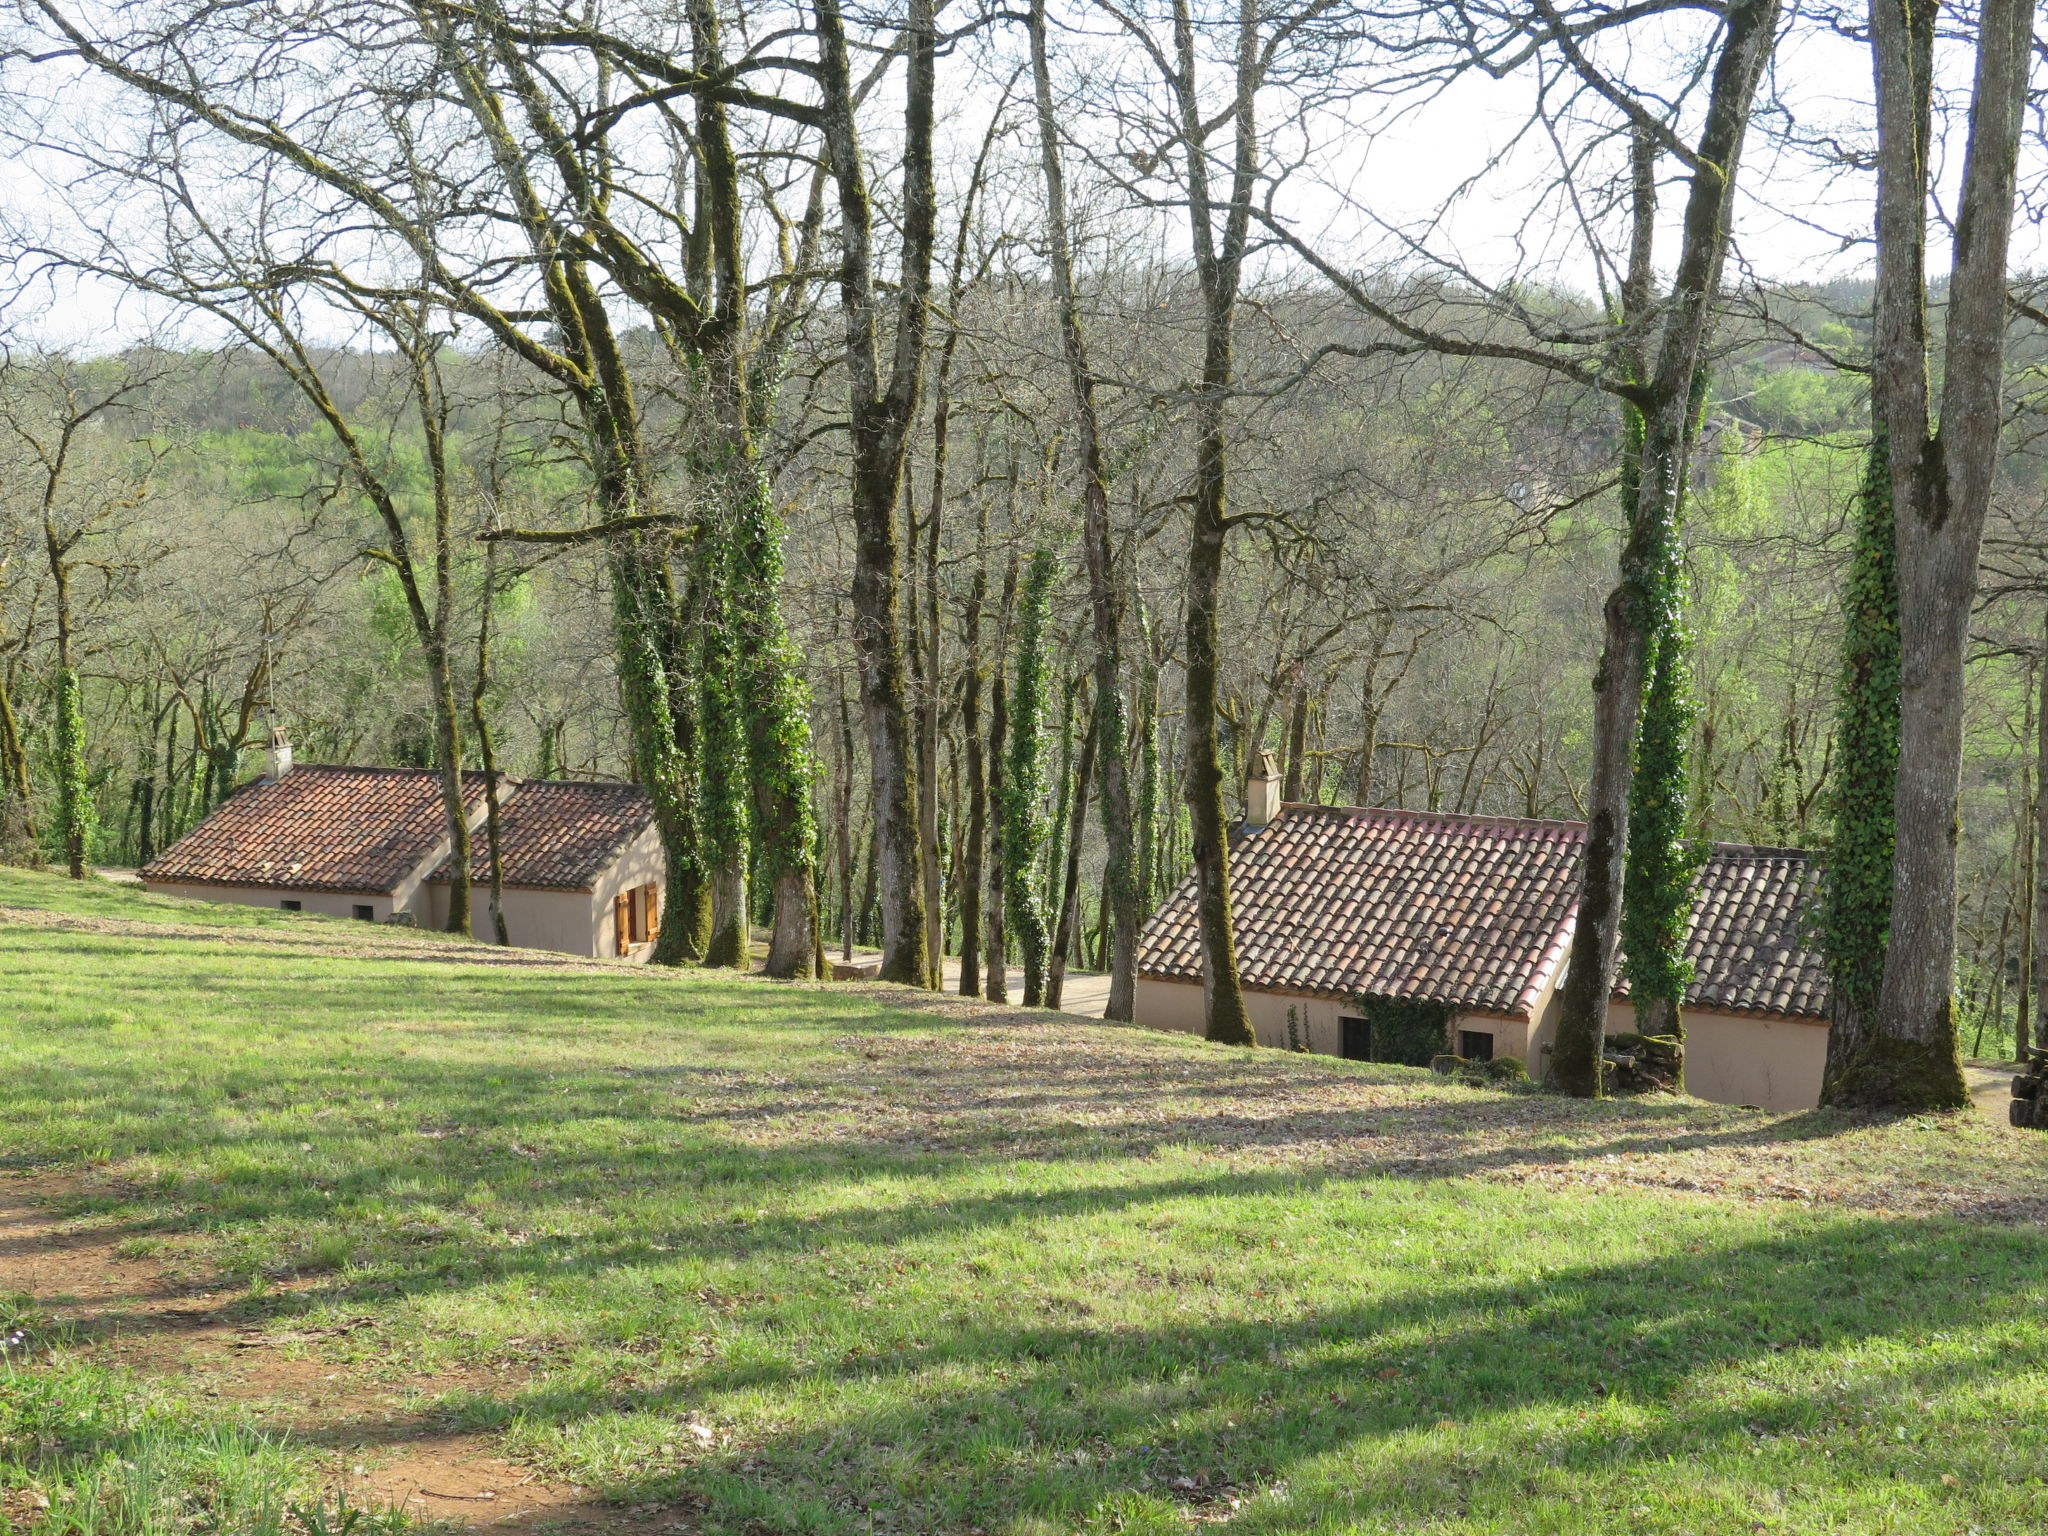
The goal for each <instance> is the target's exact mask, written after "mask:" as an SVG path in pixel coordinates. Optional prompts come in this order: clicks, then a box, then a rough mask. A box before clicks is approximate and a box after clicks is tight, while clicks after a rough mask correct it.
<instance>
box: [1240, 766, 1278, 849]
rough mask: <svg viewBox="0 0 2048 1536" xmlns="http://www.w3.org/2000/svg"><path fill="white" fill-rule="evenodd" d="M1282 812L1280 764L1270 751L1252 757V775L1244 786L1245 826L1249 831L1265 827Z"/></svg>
mask: <svg viewBox="0 0 2048 1536" xmlns="http://www.w3.org/2000/svg"><path fill="white" fill-rule="evenodd" d="M1279 814H1280V764H1279V763H1278V762H1276V761H1275V760H1274V757H1273V754H1272V753H1270V752H1261V753H1259V755H1258V756H1257V757H1255V758H1253V759H1252V776H1251V778H1250V779H1249V780H1247V781H1246V783H1245V786H1244V826H1245V830H1246V831H1247V832H1253V831H1256V830H1258V829H1259V828H1260V827H1263V826H1264V825H1265V824H1266V823H1267V822H1269V821H1271V820H1272V819H1273V818H1274V817H1275V816H1278V815H1279Z"/></svg>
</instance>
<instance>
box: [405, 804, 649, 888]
mask: <svg viewBox="0 0 2048 1536" xmlns="http://www.w3.org/2000/svg"><path fill="white" fill-rule="evenodd" d="M517 786H518V787H517V789H516V790H514V791H512V792H511V793H510V797H509V798H508V799H507V800H506V801H505V802H504V806H503V808H502V809H501V810H500V812H499V815H498V842H499V848H500V862H501V863H502V864H503V866H504V878H505V883H506V884H507V885H518V886H527V887H530V888H538V889H541V890H553V891H587V890H589V889H590V888H591V887H592V886H593V885H595V884H596V883H597V878H598V876H600V875H602V874H603V873H604V872H605V870H606V869H607V868H608V867H609V866H610V865H611V863H612V861H613V860H614V859H616V858H617V857H618V856H619V854H620V853H621V852H622V851H623V850H624V848H625V846H626V844H628V843H630V842H631V841H632V840H633V839H634V838H636V837H638V836H639V835H640V834H641V833H642V832H643V831H645V830H646V829H647V827H648V825H649V824H650V823H652V822H653V820H654V802H653V801H652V800H650V799H648V798H647V791H646V790H644V789H642V788H641V787H640V786H639V785H638V784H593V783H584V782H581V781H572V780H567V779H520V780H518V781H517ZM452 863H453V861H452V860H446V861H443V863H442V865H441V867H440V868H439V869H437V870H435V871H434V874H433V878H434V879H435V880H439V881H445V880H447V879H448V878H449V871H450V869H451V867H452ZM490 878H491V866H490V853H489V851H488V849H487V848H486V847H485V844H484V839H483V836H482V833H481V829H479V832H478V835H477V837H476V838H475V840H474V841H473V842H472V843H471V845H470V879H472V880H474V881H477V882H479V883H482V882H484V881H488V880H489V879H490Z"/></svg>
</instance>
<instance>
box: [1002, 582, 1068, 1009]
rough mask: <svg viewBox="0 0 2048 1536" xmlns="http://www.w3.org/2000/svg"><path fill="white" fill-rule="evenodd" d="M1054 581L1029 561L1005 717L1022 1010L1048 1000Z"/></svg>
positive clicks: (1006, 899)
mask: <svg viewBox="0 0 2048 1536" xmlns="http://www.w3.org/2000/svg"><path fill="white" fill-rule="evenodd" d="M1057 575H1058V564H1057V562H1056V561H1055V560H1054V559H1053V556H1052V553H1051V551H1049V550H1043V549H1041V550H1039V551H1038V552H1037V553H1036V554H1034V555H1033V556H1032V557H1031V565H1030V568H1029V570H1028V571H1027V572H1026V573H1025V578H1024V589H1023V600H1022V603H1021V606H1020V607H1019V610H1018V615H1017V670H1016V676H1015V679H1014V681H1013V683H1012V686H1011V689H1010V694H1009V698H1008V700H1007V710H1006V714H1007V725H1008V729H1009V742H1008V745H1007V749H1006V751H1005V754H1004V762H1003V783H1002V797H1003V798H1002V812H1003V917H1004V921H1005V923H1006V924H1007V926H1008V928H1009V930H1010V931H1011V932H1012V933H1014V934H1015V935H1016V938H1017V945H1018V948H1019V950H1020V951H1021V952H1022V955H1021V958H1022V960H1023V963H1024V1005H1025V1006H1026V1007H1027V1008H1036V1007H1038V1006H1039V1005H1040V1004H1041V1003H1043V1002H1044V1000H1045V962H1046V941H1047V934H1046V919H1045V899H1044V896H1043V893H1042V891H1041V890H1040V886H1039V880H1038V874H1039V868H1038V866H1039V856H1040V854H1041V853H1043V852H1044V850H1045V844H1046V839H1047V835H1048V832H1049V830H1050V828H1049V827H1048V824H1047V822H1046V814H1045V793H1046V782H1045V715H1046V686H1045V684H1046V677H1045V673H1046V639H1047V637H1046V625H1047V621H1048V619H1049V617H1050V614H1051V606H1052V587H1053V581H1054V578H1055V577H1056V576H1057ZM992 958H993V957H992Z"/></svg>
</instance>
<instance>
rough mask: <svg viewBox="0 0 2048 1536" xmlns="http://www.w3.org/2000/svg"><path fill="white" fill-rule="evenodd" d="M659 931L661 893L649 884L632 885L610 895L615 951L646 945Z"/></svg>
mask: <svg viewBox="0 0 2048 1536" xmlns="http://www.w3.org/2000/svg"><path fill="white" fill-rule="evenodd" d="M660 931H661V893H660V890H659V888H658V887H656V886H653V885H636V886H634V887H633V889H632V890H630V891H621V892H619V894H618V895H616V896H614V897H613V898H612V941H613V944H614V946H615V947H616V949H617V951H618V953H619V954H622V955H623V954H625V953H626V952H627V951H628V950H630V949H631V948H633V946H634V945H636V944H646V943H649V942H650V941H652V940H653V938H654V936H655V935H656V934H657V933H659V932H660Z"/></svg>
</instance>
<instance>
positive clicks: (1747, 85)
mask: <svg viewBox="0 0 2048 1536" xmlns="http://www.w3.org/2000/svg"><path fill="white" fill-rule="evenodd" d="M1778 12H1779V5H1778V0H1738V3H1735V4H1731V5H1730V6H1729V7H1728V8H1727V12H1726V23H1725V30H1724V34H1723V41H1722V45H1721V51H1720V55H1719V57H1718V58H1717V59H1716V60H1715V64H1714V72H1713V80H1712V84H1711V86H1710V88H1709V93H1708V99H1707V112H1706V118H1705V121H1704V122H1703V123H1702V125H1701V129H1700V138H1699V143H1698V146H1697V149H1696V151H1695V154H1694V157H1693V167H1692V172H1691V176H1690V181H1689V186H1688V190H1687V196H1686V204H1685V212H1684V216H1683V221H1682V225H1681V230H1682V234H1681V244H1680V249H1679V258H1678V264H1677V266H1676V268H1675V270H1674V271H1673V274H1672V279H1671V283H1670V287H1669V290H1668V293H1667V295H1666V298H1665V301H1664V304H1663V306H1662V309H1663V320H1662V323H1661V326H1660V328H1659V333H1658V336H1657V338H1656V351H1655V354H1654V356H1653V357H1651V358H1649V359H1647V360H1646V366H1644V367H1643V368H1641V369H1640V370H1637V375H1638V377H1639V378H1640V379H1641V380H1642V383H1641V385H1640V387H1637V388H1633V389H1629V390H1625V391H1621V393H1622V395H1623V399H1624V401H1625V403H1626V406H1628V407H1631V408H1633V409H1634V411H1636V412H1637V413H1638V415H1639V418H1640V422H1641V432H1642V437H1641V449H1640V453H1639V456H1638V462H1637V464H1636V465H1635V466H1633V473H1628V472H1627V470H1625V479H1626V480H1628V481H1630V482H1632V483H1631V484H1629V485H1627V486H1626V487H1625V492H1628V491H1632V492H1633V498H1632V499H1633V505H1632V506H1631V507H1629V509H1628V510H1629V514H1630V527H1629V536H1628V542H1627V544H1626V546H1625V547H1624V548H1623V550H1622V557H1621V579H1620V581H1619V582H1618V583H1617V585H1616V586H1615V588H1614V591H1613V592H1612V593H1611V594H1610V595H1609V596H1608V599H1607V604H1606V612H1605V636H1604V641H1603V645H1602V649H1601V656H1600V664H1599V667H1598V668H1597V670H1596V671H1595V673H1594V679H1593V690H1594V691H1593V768H1592V774H1591V776H1590V783H1589V785H1588V791H1587V797H1586V807H1587V826H1586V846H1585V852H1584V855H1583V857H1582V863H1581V873H1580V886H1579V910H1578V922H1577V926H1576V927H1575V928H1574V929H1573V932H1572V949H1571V962H1570V965H1571V969H1570V971H1569V972H1568V973H1567V975H1566V978H1565V984H1564V988H1563V1004H1562V1009H1561V1012H1560V1016H1559V1019H1558V1025H1557V1038H1556V1043H1555V1045H1554V1047H1553V1053H1552V1057H1551V1072H1550V1076H1551V1080H1552V1081H1553V1082H1554V1083H1556V1084H1557V1086H1558V1087H1560V1088H1562V1089H1563V1090H1564V1091H1565V1092H1566V1093H1570V1094H1575V1095H1578V1096H1579V1097H1582V1098H1596V1097H1598V1096H1599V1095H1600V1094H1601V1092H1602V1074H1601V1058H1602V1055H1603V1049H1604V1044H1605V1038H1606V1031H1607V1006H1608V1001H1609V999H1610V998H1611V997H1612V995H1613V991H1614V953H1615V941H1616V938H1617V937H1618V935H1619V932H1620V920H1621V896H1622V880H1623V875H1624V871H1625V868H1626V863H1627V857H1628V830H1629V829H1628V821H1629V781H1630V770H1631V757H1632V755H1633V752H1634V748H1635V738H1636V722H1637V718H1638V716H1639V714H1640V711H1641V708H1642V694H1643V684H1644V681H1645V678H1646V674H1647V668H1648V665H1649V663H1650V662H1651V660H1652V659H1653V658H1652V657H1650V656H1649V655H1647V654H1646V653H1645V641H1646V639H1647V638H1648V618H1649V606H1650V604H1651V602H1652V601H1653V600H1654V596H1655V590H1656V588H1655V583H1656V581H1657V579H1658V575H1659V569H1658V568H1659V563H1660V562H1661V561H1662V560H1664V559H1665V558H1666V554H1667V551H1668V548H1669V546H1670V544H1671V543H1672V541H1673V540H1675V538H1676V530H1677V528H1678V525H1679V521H1680V518H1681V515H1682V513H1683V510H1684V502H1685V489H1686V473H1687V470H1688V468H1689V466H1690V464H1691V460H1692V453H1693V447H1694V444H1695V442H1696V441H1697V436H1698V430H1697V429H1698V413H1697V410H1696V409H1695V401H1696V398H1697V395H1696V392H1697V389H1698V387H1699V379H1700V369H1701V366H1702V360H1703V358H1704V357H1705V355H1706V345H1707V341H1708V338H1709V336H1710V334H1711V332H1712V328H1713V320H1714V311H1715V305H1716V303H1717V301H1718V296H1719V290H1720V279H1721V268H1722V264H1723V262H1724V260H1725V259H1726V255H1727V249H1728V236H1729V225H1730V219H1731V215H1732V209H1733V203H1734V196H1735V173H1736V170H1737V168H1738V167H1739V166H1740V164H1741V159H1742V141H1743V137H1744V134H1745V132H1746V130H1747V128H1748V124H1749V117H1750V107H1751V103H1752V102H1753V100H1754V99H1755V95H1756V89H1757V84H1758V82H1759V81H1760V80H1761V79H1762V76H1763V71H1764V66H1765V64H1766V63H1767V62H1768V61H1769V58H1770V54H1771V50H1772V47H1773V45H1774V44H1775V41H1776V33H1777V24H1778ZM1646 268H1647V262H1643V263H1641V265H1640V267H1639V266H1638V264H1637V263H1635V262H1632V263H1631V270H1632V275H1635V274H1636V273H1638V272H1639V271H1640V270H1642V269H1646Z"/></svg>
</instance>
